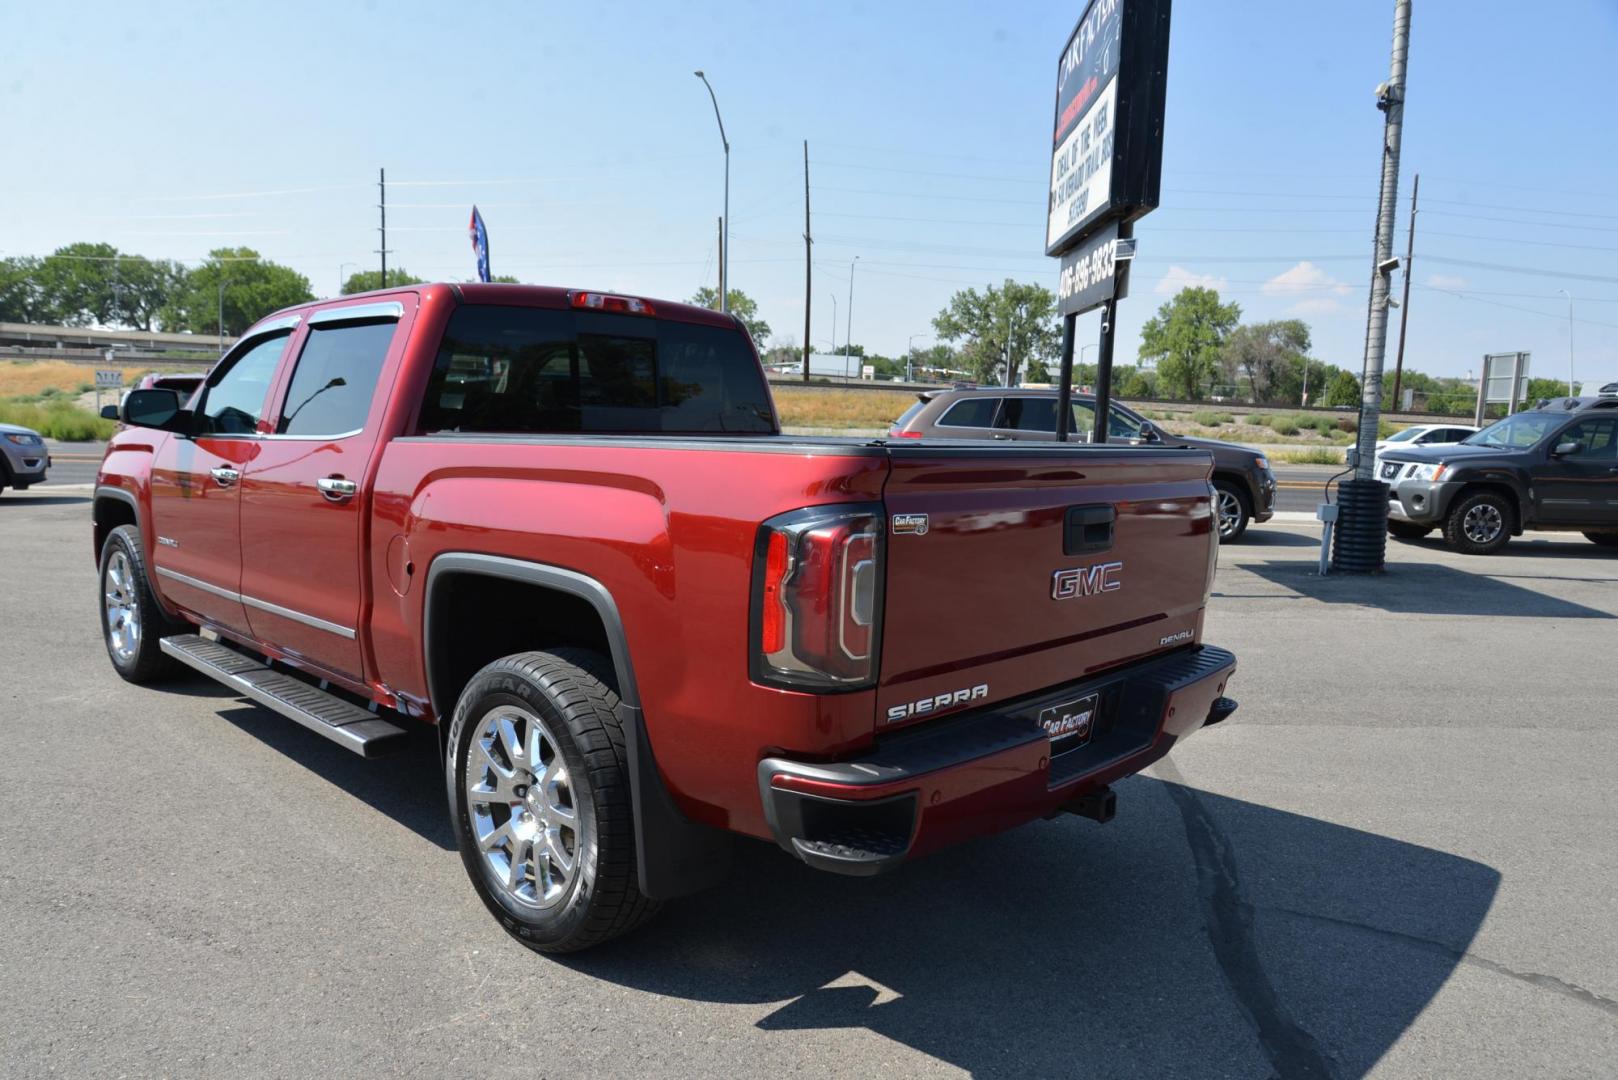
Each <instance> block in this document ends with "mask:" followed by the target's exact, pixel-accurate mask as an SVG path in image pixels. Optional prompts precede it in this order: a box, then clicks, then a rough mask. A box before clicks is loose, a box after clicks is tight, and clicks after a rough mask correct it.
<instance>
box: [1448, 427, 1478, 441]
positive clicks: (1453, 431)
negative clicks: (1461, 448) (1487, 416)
mask: <svg viewBox="0 0 1618 1080" xmlns="http://www.w3.org/2000/svg"><path fill="white" fill-rule="evenodd" d="M1470 434H1472V433H1471V432H1470V431H1468V430H1466V429H1465V428H1458V427H1452V428H1445V429H1444V441H1445V442H1447V443H1458V442H1460V441H1461V440H1462V439H1464V438H1466V437H1467V436H1468V435H1470Z"/></svg>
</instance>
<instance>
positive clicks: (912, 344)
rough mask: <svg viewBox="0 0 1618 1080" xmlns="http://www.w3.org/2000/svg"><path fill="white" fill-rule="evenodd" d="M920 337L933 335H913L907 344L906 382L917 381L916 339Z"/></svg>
mask: <svg viewBox="0 0 1618 1080" xmlns="http://www.w3.org/2000/svg"><path fill="white" fill-rule="evenodd" d="M919 337H932V335H931V334H911V335H910V338H909V340H907V341H906V342H905V382H915V381H916V339H917V338H919Z"/></svg>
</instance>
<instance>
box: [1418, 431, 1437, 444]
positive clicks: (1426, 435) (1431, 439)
mask: <svg viewBox="0 0 1618 1080" xmlns="http://www.w3.org/2000/svg"><path fill="white" fill-rule="evenodd" d="M1443 441H1444V433H1443V432H1442V431H1437V430H1434V431H1425V432H1422V434H1421V435H1419V436H1418V437H1417V438H1416V444H1417V445H1418V446H1428V445H1430V444H1432V443H1436V442H1443Z"/></svg>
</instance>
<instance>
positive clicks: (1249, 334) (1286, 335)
mask: <svg viewBox="0 0 1618 1080" xmlns="http://www.w3.org/2000/svg"><path fill="white" fill-rule="evenodd" d="M1224 351H1225V359H1226V360H1227V361H1228V362H1229V363H1230V365H1231V367H1232V369H1233V370H1234V372H1235V373H1236V374H1237V375H1238V376H1239V377H1241V378H1243V379H1245V380H1247V386H1248V389H1249V390H1250V391H1251V392H1252V396H1253V400H1254V401H1255V402H1258V403H1260V404H1263V403H1266V402H1284V401H1286V402H1289V401H1291V400H1292V399H1293V398H1295V397H1296V396H1297V390H1298V389H1299V387H1298V386H1297V385H1296V384H1298V383H1299V382H1300V381H1301V380H1299V379H1298V375H1299V374H1300V373H1301V372H1302V370H1303V360H1304V358H1305V357H1307V356H1308V355H1309V325H1308V324H1307V323H1305V322H1303V321H1302V320H1301V319H1284V320H1281V321H1279V322H1262V323H1249V324H1247V325H1246V326H1238V327H1237V328H1236V329H1234V330H1232V331H1231V332H1230V334H1229V336H1227V337H1226V338H1225V350H1224Z"/></svg>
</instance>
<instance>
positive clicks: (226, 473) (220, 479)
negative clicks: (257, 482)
mask: <svg viewBox="0 0 1618 1080" xmlns="http://www.w3.org/2000/svg"><path fill="white" fill-rule="evenodd" d="M208 472H209V473H211V474H212V475H213V478H214V482H215V483H217V484H218V485H219V486H220V487H222V488H228V487H230V486H231V485H232V484H234V483H235V482H236V481H238V480H240V479H241V478H242V474H241V473H239V472H237V471H236V470H235V469H231V468H227V467H225V466H223V465H221V466H219V467H218V468H217V469H209V470H208Z"/></svg>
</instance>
